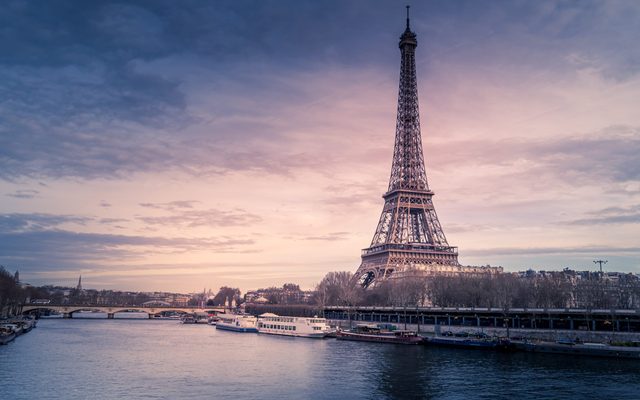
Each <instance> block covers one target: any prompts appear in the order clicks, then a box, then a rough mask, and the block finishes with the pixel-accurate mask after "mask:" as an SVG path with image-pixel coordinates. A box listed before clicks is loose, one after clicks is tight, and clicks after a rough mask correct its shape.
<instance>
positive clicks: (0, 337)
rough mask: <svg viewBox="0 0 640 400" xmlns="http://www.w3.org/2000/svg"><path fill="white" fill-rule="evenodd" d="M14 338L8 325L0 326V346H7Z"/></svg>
mask: <svg viewBox="0 0 640 400" xmlns="http://www.w3.org/2000/svg"><path fill="white" fill-rule="evenodd" d="M15 338H16V333H15V332H14V331H13V328H12V327H10V326H8V325H0V345H3V344H7V343H9V342H10V341H12V340H13V339H15Z"/></svg>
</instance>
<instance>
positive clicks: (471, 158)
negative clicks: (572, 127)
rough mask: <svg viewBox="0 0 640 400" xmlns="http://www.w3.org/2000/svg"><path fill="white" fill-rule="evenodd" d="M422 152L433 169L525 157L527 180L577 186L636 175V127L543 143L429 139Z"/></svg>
mask: <svg viewBox="0 0 640 400" xmlns="http://www.w3.org/2000/svg"><path fill="white" fill-rule="evenodd" d="M427 154H428V157H429V159H430V160H433V161H432V162H429V165H430V166H432V167H431V168H432V169H434V170H447V169H449V168H451V167H452V166H455V165H466V166H475V165H496V166H499V167H503V168H505V170H507V169H509V168H510V167H511V166H512V165H514V164H515V163H516V162H522V161H527V162H529V163H530V164H531V167H530V169H529V170H528V171H527V172H526V175H527V176H528V177H530V178H531V179H533V180H532V181H531V182H532V184H537V182H538V181H539V180H540V178H541V177H544V176H554V177H556V178H560V179H562V180H565V181H568V182H572V183H574V184H580V185H582V184H593V183H595V182H594V179H597V180H598V181H599V182H607V181H615V182H625V181H631V180H640V163H638V156H637V155H638V154H640V127H632V126H611V127H608V128H605V129H602V130H601V131H599V132H596V133H594V134H590V135H586V136H580V137H576V136H574V137H568V138H560V139H555V140H553V139H552V140H548V141H544V142H543V141H535V140H531V141H525V140H522V139H519V140H515V139H514V140H508V141H507V140H503V141H492V140H490V139H487V140H484V141H482V142H479V141H465V142H447V143H439V144H429V145H428V149H427ZM536 177H537V178H536ZM523 179H525V178H524V177H523Z"/></svg>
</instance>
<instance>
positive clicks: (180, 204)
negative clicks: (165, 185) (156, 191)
mask: <svg viewBox="0 0 640 400" xmlns="http://www.w3.org/2000/svg"><path fill="white" fill-rule="evenodd" d="M198 203H200V202H199V201H197V200H177V201H170V202H168V203H140V206H141V207H145V208H155V209H158V210H165V211H176V210H180V209H185V208H193V206H194V205H195V204H198Z"/></svg>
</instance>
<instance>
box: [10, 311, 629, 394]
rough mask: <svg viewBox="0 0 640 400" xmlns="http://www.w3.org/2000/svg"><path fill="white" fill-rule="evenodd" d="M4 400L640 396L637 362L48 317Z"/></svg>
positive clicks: (15, 354) (14, 361)
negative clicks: (287, 336)
mask: <svg viewBox="0 0 640 400" xmlns="http://www.w3.org/2000/svg"><path fill="white" fill-rule="evenodd" d="M0 398H1V399H11V400H18V399H29V400H32V399H226V398H229V399H231V398H233V399H392V398H399V399H400V398H407V399H413V398H425V399H431V398H433V399H511V398H515V399H518V400H521V399H611V400H613V399H616V400H617V399H638V398H640V362H638V361H629V360H622V361H617V360H609V359H591V358H566V357H562V356H554V355H540V354H525V353H515V354H500V353H493V352H488V351H482V350H455V349H439V348H427V347H424V346H398V345H384V344H373V343H357V342H343V341H337V340H335V339H325V340H317V339H303V338H286V337H277V336H266V335H258V334H255V333H234V332H225V331H217V330H216V329H215V328H214V327H212V326H208V325H181V324H179V323H178V322H175V321H154V320H133V319H114V320H106V319H100V320H96V319H91V320H90V319H71V320H62V319H42V320H40V321H39V324H38V327H37V328H36V329H34V330H32V331H31V332H29V333H27V334H26V335H23V336H20V337H18V338H17V339H16V340H15V341H14V342H12V343H10V344H9V345H7V346H1V347H0Z"/></svg>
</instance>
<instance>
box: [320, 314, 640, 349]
mask: <svg viewBox="0 0 640 400" xmlns="http://www.w3.org/2000/svg"><path fill="white" fill-rule="evenodd" d="M329 323H330V324H331V325H332V326H338V327H340V328H342V329H349V327H350V325H351V326H355V325H356V324H364V323H368V322H365V321H353V320H352V321H351V322H350V321H347V320H339V319H332V320H329ZM394 325H396V326H397V327H398V329H408V330H412V331H416V332H418V333H419V334H420V335H422V336H434V335H435V330H436V325H417V324H406V325H405V324H394ZM405 326H406V328H405ZM439 326H440V330H441V332H445V331H450V332H452V333H453V334H456V333H460V332H484V333H486V334H487V335H489V336H498V337H509V338H527V339H529V340H540V341H550V342H555V341H556V340H558V339H562V338H569V339H572V340H578V341H582V342H597V343H621V342H629V343H630V342H634V341H640V333H638V332H602V331H596V332H593V331H578V330H566V329H554V330H550V329H519V328H509V329H506V328H491V327H481V328H478V327H473V326H448V325H439Z"/></svg>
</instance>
